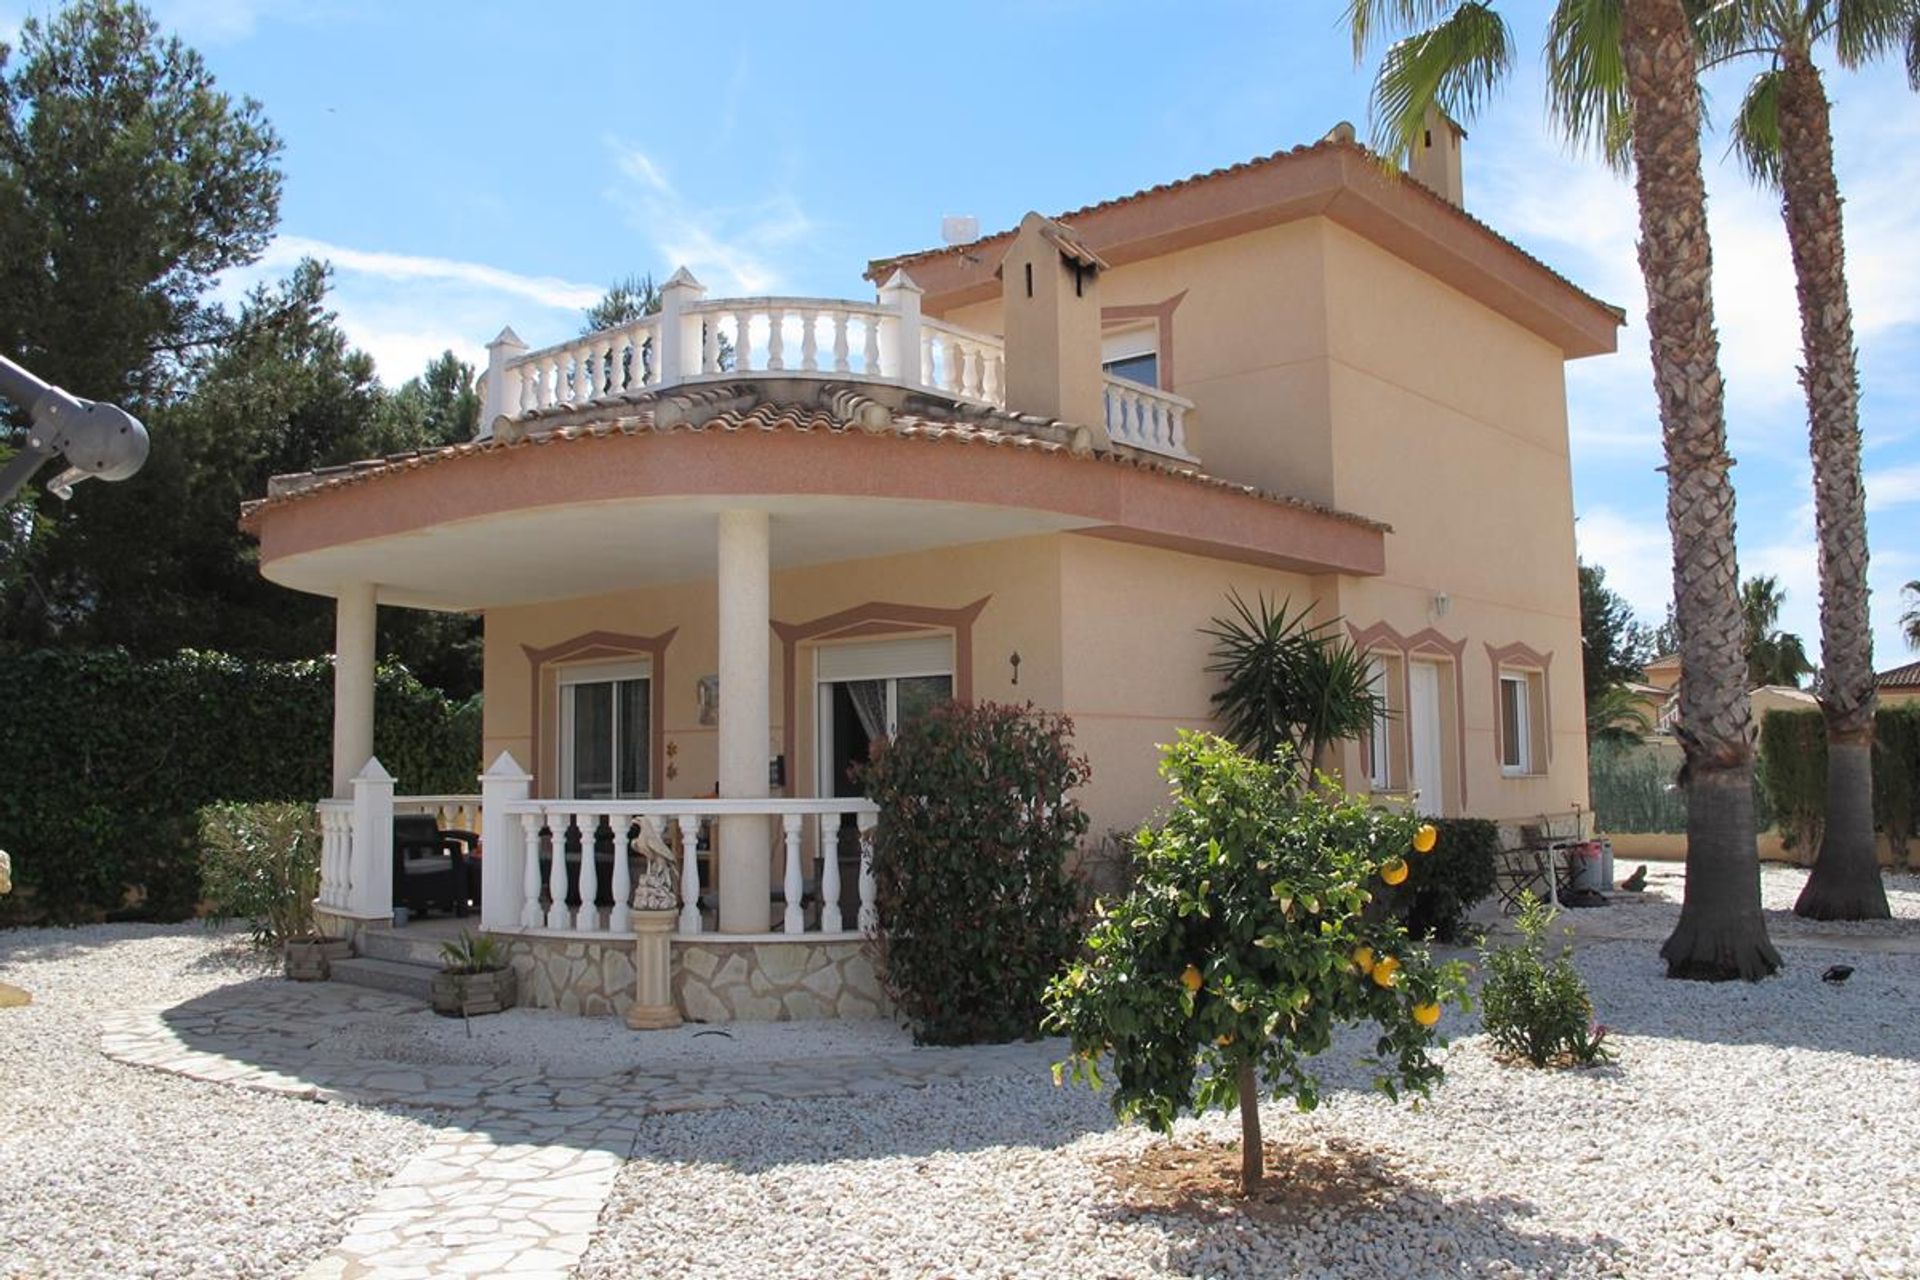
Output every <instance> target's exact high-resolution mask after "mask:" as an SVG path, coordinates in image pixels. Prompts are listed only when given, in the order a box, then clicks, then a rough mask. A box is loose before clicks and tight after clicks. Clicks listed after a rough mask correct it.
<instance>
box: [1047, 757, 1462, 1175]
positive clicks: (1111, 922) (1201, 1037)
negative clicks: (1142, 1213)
mask: <svg viewBox="0 0 1920 1280" xmlns="http://www.w3.org/2000/svg"><path fill="white" fill-rule="evenodd" d="M1161 773H1162V774H1163V776H1165V777H1166V779H1167V780H1168V782H1170V783H1171V784H1172V786H1173V792H1174V800H1173V808H1172V810H1171V811H1170V813H1169V814H1168V815H1167V819H1166V822H1165V824H1164V825H1162V826H1160V827H1158V828H1154V827H1151V826H1148V827H1143V828H1142V829H1141V830H1140V833H1139V835H1138V836H1137V837H1136V862H1137V864H1138V866H1139V881H1138V883H1137V885H1136V887H1135V889H1134V891H1133V893H1131V894H1130V895H1128V896H1127V897H1126V898H1125V899H1124V900H1123V901H1121V902H1119V903H1117V904H1115V905H1114V906H1112V907H1111V908H1109V909H1107V910H1106V912H1105V913H1104V914H1103V915H1102V916H1101V917H1100V918H1099V919H1098V920H1097V921H1096V922H1095V924H1094V927H1093V930H1092V933H1091V935H1090V936H1089V937H1088V939H1087V954H1086V958H1084V959H1082V960H1080V961H1079V962H1077V963H1075V964H1073V965H1072V966H1071V967H1070V968H1069V969H1068V970H1067V971H1066V972H1065V973H1064V974H1062V975H1061V976H1060V977H1059V978H1057V979H1056V980H1055V981H1054V983H1053V984H1052V986H1051V987H1050V988H1049V989H1048V993H1047V1003H1048V1006H1049V1009H1050V1014H1049V1018H1048V1025H1049V1027H1050V1029H1052V1030H1056V1031H1059V1032H1061V1033H1064V1034H1065V1035H1066V1036H1068V1038H1069V1039H1070V1040H1071V1041H1072V1045H1073V1058H1072V1060H1071V1066H1072V1068H1073V1072H1074V1075H1075V1077H1076V1078H1078V1079H1087V1080H1091V1081H1092V1082H1093V1083H1094V1084H1096V1085H1098V1084H1100V1083H1101V1081H1102V1075H1103V1071H1104V1070H1105V1069H1104V1068H1103V1067H1102V1066H1101V1062H1102V1060H1103V1059H1106V1058H1108V1057H1109V1056H1110V1057H1111V1074H1112V1076H1113V1081H1114V1085H1115V1088H1114V1092H1113V1107H1114V1110H1115V1112H1116V1113H1118V1114H1119V1115H1120V1116H1122V1117H1123V1118H1126V1119H1137V1120H1140V1121H1143V1122H1145V1123H1146V1124H1147V1125H1149V1126H1151V1127H1152V1128H1154V1129H1156V1130H1159V1131H1160V1132H1162V1133H1164V1132H1166V1131H1168V1130H1169V1129H1170V1128H1171V1127H1172V1125H1173V1122H1174V1120H1175V1118H1176V1117H1178V1116H1179V1115H1180V1114H1181V1113H1182V1112H1186V1111H1193V1112H1199V1111H1204V1110H1210V1109H1214V1108H1221V1109H1225V1108H1230V1107H1233V1106H1235V1105H1238V1106H1239V1107H1240V1109H1241V1116H1242V1122H1243V1124H1247V1125H1250V1126H1252V1128H1251V1132H1252V1133H1253V1134H1254V1135H1256V1137H1255V1139H1254V1140H1253V1141H1250V1142H1249V1143H1248V1144H1247V1145H1246V1147H1245V1148H1244V1149H1243V1151H1242V1153H1241V1154H1242V1160H1243V1165H1242V1174H1243V1180H1244V1182H1245V1184H1246V1185H1247V1186H1248V1187H1249V1188H1251V1187H1252V1186H1253V1185H1255V1184H1257V1183H1258V1182H1259V1181H1260V1178H1261V1174H1262V1166H1261V1160H1260V1143H1259V1141H1258V1139H1257V1134H1258V1125H1259V1111H1258V1107H1257V1105H1256V1104H1257V1102H1258V1099H1259V1096H1260V1094H1261V1093H1262V1092H1264V1091H1271V1093H1272V1094H1273V1095H1274V1096H1276V1097H1290V1098H1292V1099H1293V1100H1294V1101H1295V1102H1296V1103H1297V1104H1298V1105H1299V1106H1301V1107H1302V1108H1311V1107H1313V1106H1314V1105H1316V1103H1317V1102H1318V1100H1319V1096H1320V1084H1319V1081H1318V1080H1317V1079H1316V1077H1315V1075H1314V1073H1313V1070H1312V1066H1311V1059H1313V1058H1314V1057H1316V1056H1317V1055H1319V1054H1321V1053H1324V1052H1325V1051H1326V1050H1327V1048H1328V1047H1329V1046H1330V1045H1331V1044H1332V1038H1333V1032H1334V1028H1335V1027H1336V1026H1339V1025H1342V1024H1346V1023H1355V1022H1371V1023H1374V1024H1376V1025H1377V1026H1378V1027H1379V1030H1380V1035H1379V1038H1378V1040H1377V1041H1376V1042H1375V1044H1374V1055H1373V1059H1372V1066H1373V1070H1374V1083H1375V1085H1376V1087H1378V1088H1379V1089H1380V1090H1381V1091H1382V1092H1384V1093H1386V1094H1387V1095H1388V1096H1389V1097H1398V1096H1399V1093H1400V1091H1401V1090H1403V1089H1405V1090H1411V1091H1414V1092H1417V1093H1421V1094H1424V1093H1426V1092H1427V1090H1428V1088H1429V1087H1430V1086H1431V1085H1432V1084H1433V1083H1434V1082H1435V1081H1437V1080H1438V1079H1439V1078H1440V1065H1439V1064H1438V1063H1437V1062H1435V1061H1434V1060H1433V1059H1432V1057H1431V1056H1430V1053H1431V1050H1432V1049H1433V1048H1434V1046H1435V1044H1436V1043H1437V1041H1438V1035H1437V1032H1436V1030H1435V1024H1436V1023H1437V1021H1438V1019H1439V1016H1440V1007H1439V1006H1440V1002H1441V1001H1442V1000H1443V999H1446V998H1453V999H1456V1000H1462V1001H1463V999H1464V998H1463V996H1462V989H1463V983H1462V970H1461V966H1459V965H1457V964H1455V965H1446V966H1435V965H1434V964H1433V963H1432V962H1431V961H1430V960H1429V959H1428V957H1427V955H1426V953H1425V952H1424V951H1422V950H1420V949H1418V948H1417V947H1415V946H1413V945H1412V944H1411V943H1410V941H1409V939H1408V938H1407V934H1406V931H1405V930H1404V929H1403V928H1402V927H1401V926H1400V924H1399V923H1398V922H1397V921H1396V920H1395V919H1393V917H1392V916H1391V915H1390V914H1388V913H1384V912H1379V911H1374V910H1370V909H1369V907H1370V904H1371V902H1372V901H1373V899H1374V895H1375V893H1376V892H1378V891H1379V890H1380V889H1381V888H1383V887H1384V882H1383V881H1382V880H1381V878H1380V876H1381V871H1382V868H1383V867H1389V866H1391V865H1392V864H1394V863H1398V862H1417V861H1419V860H1420V858H1421V855H1418V854H1415V853H1413V852H1412V851H1411V850H1412V845H1413V836H1414V832H1415V830H1416V829H1417V827H1418V825H1419V819H1417V818H1415V817H1412V816H1409V815H1406V814H1400V813H1389V812H1387V811H1386V810H1383V809H1375V808H1370V807H1368V805H1367V804H1366V802H1365V801H1364V799H1360V798H1356V797H1352V796H1347V795H1344V794H1341V793H1340V792H1339V791H1338V789H1337V788H1334V787H1332V786H1328V785H1325V780H1324V779H1321V780H1320V782H1319V783H1316V784H1308V783H1307V782H1305V781H1304V780H1303V779H1302V777H1301V774H1300V770H1299V769H1298V767H1297V766H1296V765H1295V764H1294V762H1293V760H1292V759H1291V757H1290V755H1289V754H1288V752H1287V750H1286V749H1285V748H1282V750H1281V752H1280V754H1279V756H1278V757H1277V758H1276V759H1274V760H1272V761H1266V760H1256V759H1253V758H1252V757H1250V756H1247V755H1245V754H1243V753H1242V752H1240V751H1238V750H1236V749H1235V748H1234V746H1233V745H1232V744H1231V743H1229V742H1227V741H1225V740H1224V739H1222V738H1218V737H1213V736H1211V735H1202V734H1194V733H1182V734H1181V735H1180V739H1179V741H1178V742H1177V743H1176V744H1175V745H1173V746H1172V747H1170V748H1168V749H1167V753H1166V756H1165V758H1164V760H1163V761H1162V763H1161ZM1067 1065H1068V1064H1062V1067H1060V1068H1056V1074H1057V1075H1058V1074H1063V1073H1064V1068H1065V1067H1066V1066H1067ZM1263 1079H1264V1081H1265V1083H1264V1086H1263V1085H1262V1083H1261V1082H1262V1080H1263Z"/></svg>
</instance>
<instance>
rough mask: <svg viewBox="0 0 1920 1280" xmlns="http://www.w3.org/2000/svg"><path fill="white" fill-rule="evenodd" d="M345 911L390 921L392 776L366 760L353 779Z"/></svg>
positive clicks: (391, 887) (391, 898)
mask: <svg viewBox="0 0 1920 1280" xmlns="http://www.w3.org/2000/svg"><path fill="white" fill-rule="evenodd" d="M347 911H348V912H349V913H350V914H352V915H354V916H358V917H360V918H362V919H366V920H381V919H385V920H391V919H393V775H392V774H390V773H388V772H387V771H386V769H385V768H384V767H382V766H381V764H380V762H379V761H378V760H376V759H373V758H372V757H368V759H367V766H366V768H364V769H362V770H360V772H359V773H358V774H357V775H355V777H354V779H353V872H352V887H351V888H350V889H349V891H348V901H347Z"/></svg>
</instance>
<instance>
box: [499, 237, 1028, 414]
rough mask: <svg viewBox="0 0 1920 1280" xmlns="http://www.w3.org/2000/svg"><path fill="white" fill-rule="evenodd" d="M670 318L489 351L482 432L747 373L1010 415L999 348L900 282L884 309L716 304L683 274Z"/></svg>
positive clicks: (663, 315) (668, 298) (886, 290)
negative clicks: (938, 313) (923, 309)
mask: <svg viewBox="0 0 1920 1280" xmlns="http://www.w3.org/2000/svg"><path fill="white" fill-rule="evenodd" d="M660 302H661V306H660V310H659V311H658V312H656V313H655V314H653V315H650V316H646V317H643V318H642V319H639V320H635V321H633V322H631V323H629V324H626V325H622V326H621V327H619V328H617V329H607V330H603V331H601V332H599V333H590V334H587V335H586V336H584V337H580V338H572V339H569V340H568V341H566V342H563V343H560V344H558V345H556V346H552V347H547V348H544V349H542V350H539V351H528V350H527V349H526V348H525V347H524V346H523V345H522V344H521V343H520V340H519V339H518V338H517V337H515V336H514V335H513V334H512V332H511V331H509V332H506V333H503V334H501V335H500V337H499V338H498V339H496V340H495V341H494V343H493V344H492V346H490V347H489V348H488V362H487V379H486V406H485V408H484V410H483V411H482V428H481V429H482V434H483V435H484V434H489V433H491V432H492V431H493V429H494V426H495V424H496V422H497V421H498V420H499V419H500V418H506V419H508V420H512V419H516V418H523V417H526V416H527V415H529V414H533V413H538V412H540V411H542V410H548V409H578V408H585V407H588V406H591V405H594V404H600V403H605V402H608V401H612V400H616V399H619V398H621V397H623V396H627V395H631V394H633V393H636V392H640V391H653V390H658V389H661V388H665V387H671V386H678V385H681V384H683V383H693V382H702V381H725V380H726V379H727V378H730V377H736V376H738V375H740V374H768V373H780V374H789V375H792V376H795V377H820V378H850V379H858V380H861V381H868V382H890V383H895V384H898V385H901V386H906V387H913V388H916V389H922V390H929V391H939V392H944V393H946V394H948V395H951V396H954V397H956V398H959V399H964V400H972V401H976V402H978V403H982V404H990V405H994V406H996V407H1004V406H1005V403H1006V352H1005V347H1004V344H1003V343H1002V342H1001V340H1000V339H999V338H996V337H994V336H993V335H991V334H985V333H975V332H973V331H972V330H970V329H962V328H960V327H959V326H957V325H950V324H946V323H944V322H942V321H938V320H928V319H922V317H921V315H920V290H919V289H918V288H917V287H916V286H915V285H913V284H912V282H910V281H906V280H904V279H902V278H898V277H896V279H895V280H893V281H889V282H888V283H887V285H886V286H884V287H882V288H881V290H880V291H879V295H878V297H877V299H876V300H875V301H873V302H850V301H845V300H841V299H835V298H718V299H711V300H709V299H707V298H706V297H705V290H704V288H702V286H701V285H700V284H699V283H698V282H697V281H695V280H694V279H693V277H691V276H689V275H686V274H685V273H684V272H679V273H676V274H675V275H674V278H673V279H672V280H669V281H668V282H667V284H666V285H665V286H664V287H663V288H662V289H661V291H660Z"/></svg>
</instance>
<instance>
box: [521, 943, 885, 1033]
mask: <svg viewBox="0 0 1920 1280" xmlns="http://www.w3.org/2000/svg"><path fill="white" fill-rule="evenodd" d="M494 936H496V937H498V938H499V939H500V940H501V941H502V942H504V943H505V944H506V947H507V956H508V959H509V961H510V962H511V963H512V965H513V968H514V971H515V972H516V973H517V974H518V975H519V979H520V1003H521V1004H523V1005H526V1006H529V1007H531V1008H535V1009H555V1010H558V1011H559V1012H561V1013H571V1014H578V1015H582V1016H585V1017H590V1018H606V1017H618V1016H620V1015H622V1014H624V1013H625V1012H626V1009H627V1006H628V1005H629V1004H631V1003H632V1002H633V940H632V939H631V938H630V937H629V938H619V939H614V938H608V939H604V940H601V939H584V938H523V937H516V936H514V935H512V934H496V935H494ZM673 1000H674V1003H675V1004H676V1005H678V1006H679V1008H680V1012H681V1014H682V1016H684V1017H685V1018H686V1019H687V1020H688V1021H690V1022H786V1021H794V1020H799V1019H805V1018H877V1017H880V1016H882V1015H884V1014H886V1013H889V1012H890V1011H891V1005H890V1004H889V1002H888V1000H887V997H886V994H885V993H884V992H883V991H882V990H881V989H880V981H879V979H878V978H877V977H876V976H875V974H874V970H873V962H872V960H871V959H869V958H868V956H867V953H866V944H865V943H863V942H862V941H860V940H859V939H857V938H856V939H851V940H845V941H832V942H798V943H795V942H721V941H712V942H709V941H706V940H704V939H702V940H700V941H682V940H680V939H678V938H676V939H674V941H673Z"/></svg>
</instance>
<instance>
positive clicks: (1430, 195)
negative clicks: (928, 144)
mask: <svg viewBox="0 0 1920 1280" xmlns="http://www.w3.org/2000/svg"><path fill="white" fill-rule="evenodd" d="M1333 151H1346V152H1351V153H1352V154H1354V155H1356V156H1359V157H1361V158H1363V159H1364V160H1366V162H1367V163H1368V164H1370V165H1374V166H1381V165H1383V164H1384V163H1385V162H1384V161H1383V160H1382V158H1381V156H1380V155H1379V153H1378V152H1375V151H1373V150H1370V149H1369V148H1367V147H1365V146H1362V145H1361V144H1360V143H1358V142H1355V141H1353V140H1351V139H1349V138H1346V137H1344V136H1339V132H1338V131H1336V132H1335V133H1332V134H1329V135H1328V136H1326V137H1324V138H1322V139H1321V140H1320V141H1318V142H1312V143H1302V144H1301V145H1299V146H1296V147H1289V148H1285V149H1283V150H1280V151H1274V152H1271V153H1269V154H1267V155H1264V156H1255V157H1253V158H1252V159H1250V160H1242V161H1240V162H1239V163H1238V164H1230V165H1226V166H1224V167H1222V168H1219V169H1209V170H1207V171H1206V172H1204V173H1196V174H1191V175H1189V176H1187V177H1185V178H1178V179H1175V180H1174V181H1172V182H1161V183H1156V184H1155V185H1153V186H1151V187H1143V188H1142V189H1140V190H1138V191H1135V192H1132V193H1131V194H1129V195H1124V196H1115V197H1113V198H1111V199H1108V200H1100V201H1096V202H1094V203H1093V204H1089V205H1082V206H1081V207H1080V208H1078V209H1071V210H1068V211H1067V212H1065V213H1061V214H1056V215H1054V221H1056V222H1064V223H1068V224H1069V225H1071V224H1072V222H1073V221H1074V220H1075V219H1077V218H1084V217H1086V216H1087V215H1088V214H1092V213H1099V212H1102V211H1104V210H1107V209H1112V208H1116V207H1118V206H1121V205H1129V204H1135V203H1138V202H1140V201H1142V200H1150V199H1152V198H1153V197H1155V196H1158V195H1162V194H1164V193H1166V192H1170V191H1180V190H1183V189H1185V188H1188V187H1194V186H1199V185H1201V184H1204V183H1211V182H1219V181H1222V180H1224V179H1228V178H1232V177H1235V176H1236V175H1239V174H1245V173H1251V172H1253V171H1255V170H1259V169H1266V168H1271V167H1274V166H1278V165H1283V164H1286V163H1287V162H1288V161H1290V160H1295V159H1298V158H1300V157H1303V156H1311V155H1320V154H1325V153H1327V152H1333ZM1400 185H1401V186H1402V187H1403V188H1405V189H1406V190H1407V191H1409V192H1411V193H1413V194H1414V195H1415V196H1416V198H1419V199H1422V200H1426V201H1429V202H1431V203H1432V204H1434V205H1435V206H1436V207H1438V208H1441V209H1443V210H1445V211H1446V212H1447V213H1448V214H1450V215H1451V216H1453V217H1455V218H1458V219H1459V220H1460V221H1461V222H1463V223H1465V224H1467V225H1468V226H1470V227H1472V228H1473V229H1475V230H1476V231H1478V232H1480V233H1481V234H1483V235H1486V236H1489V237H1491V238H1492V239H1494V240H1496V241H1498V242H1499V243H1500V244H1502V245H1504V246H1505V247H1506V248H1508V249H1510V250H1512V251H1513V252H1514V253H1515V254H1517V255H1519V256H1520V257H1521V258H1523V259H1525V260H1526V261H1527V262H1528V263H1529V264H1531V265H1532V266H1533V267H1535V268H1537V269H1538V270H1540V271H1543V272H1545V273H1546V274H1547V275H1549V276H1551V277H1552V278H1553V279H1554V280H1556V281H1557V282H1559V283H1560V284H1561V285H1563V286H1565V287H1566V288H1568V289H1570V290H1572V291H1573V292H1574V293H1576V294H1578V295H1579V296H1580V297H1582V298H1584V299H1586V301H1588V302H1590V303H1592V304H1593V305H1594V306H1596V307H1601V308H1603V309H1605V310H1607V311H1610V312H1612V313H1614V314H1615V315H1616V316H1618V317H1619V318H1620V320H1621V321H1622V323H1624V322H1625V320H1626V312H1625V311H1623V310H1622V309H1621V308H1619V307H1617V306H1615V305H1613V304H1612V303H1610V302H1606V301H1603V300H1602V299H1599V298H1596V297H1594V296H1593V295H1592V294H1590V293H1588V292H1587V291H1586V290H1585V289H1582V288H1581V287H1580V286H1579V285H1577V284H1575V283H1574V282H1573V281H1571V280H1569V279H1568V278H1567V277H1566V276H1564V275H1561V274H1560V273H1559V272H1558V271H1556V270H1554V269H1553V268H1552V267H1550V266H1548V265H1547V264H1546V263H1545V262H1543V261H1541V260H1540V259H1539V258H1536V257H1535V256H1534V255H1533V254H1531V253H1528V252H1527V251H1526V250H1525V249H1523V248H1521V247H1520V246H1519V245H1518V244H1516V243H1514V242H1513V241H1512V240H1509V239H1508V238H1507V237H1506V236H1503V235H1501V234H1500V233H1499V232H1498V231H1496V230H1494V229H1493V228H1492V227H1491V226H1489V225H1488V224H1487V223H1485V222H1482V221H1481V220H1480V219H1479V218H1476V217H1474V216H1473V215H1472V214H1471V213H1468V212H1467V211H1466V210H1465V209H1463V208H1461V207H1460V206H1459V205H1457V204H1455V203H1453V201H1451V200H1448V199H1447V198H1446V197H1444V196H1442V195H1440V194H1438V193H1437V192H1434V191H1432V190H1430V189H1429V188H1428V187H1427V186H1426V184H1424V183H1422V182H1419V181H1417V180H1416V179H1413V178H1411V177H1404V178H1403V180H1402V181H1401V183H1400ZM1012 234H1013V232H1012V230H1011V229H1009V230H1006V231H996V232H994V233H993V234H991V235H985V236H980V237H979V238H977V239H974V240H970V241H968V242H966V243H965V244H957V245H942V246H940V247H939V248H935V249H919V250H915V251H913V252H911V253H903V254H898V255H895V256H894V257H890V258H875V259H873V260H872V261H870V262H869V263H868V264H867V272H866V274H867V278H868V279H870V280H880V279H882V278H884V277H885V276H887V275H891V274H892V273H893V272H895V271H897V270H900V269H902V268H906V269H908V271H909V273H911V268H912V266H913V264H914V263H916V262H924V261H926V260H927V259H929V258H939V257H945V256H946V255H948V254H964V253H970V252H973V251H975V250H978V249H980V248H982V247H983V246H985V245H987V244H989V243H991V242H993V241H996V240H1002V239H1005V238H1007V237H1009V236H1011V235H1012Z"/></svg>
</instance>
